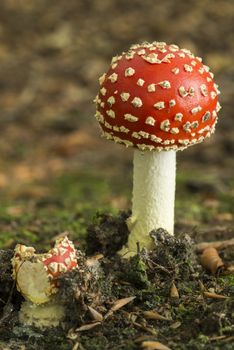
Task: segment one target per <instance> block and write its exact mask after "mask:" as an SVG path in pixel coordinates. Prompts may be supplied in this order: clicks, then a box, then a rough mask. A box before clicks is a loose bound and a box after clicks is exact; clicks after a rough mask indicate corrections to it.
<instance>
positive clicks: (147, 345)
mask: <svg viewBox="0 0 234 350" xmlns="http://www.w3.org/2000/svg"><path fill="white" fill-rule="evenodd" d="M141 346H142V347H143V349H144V350H170V348H168V346H166V345H164V344H162V343H159V342H158V341H143V342H142V344H141Z"/></svg>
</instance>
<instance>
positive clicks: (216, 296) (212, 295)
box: [203, 292, 228, 299]
mask: <svg viewBox="0 0 234 350" xmlns="http://www.w3.org/2000/svg"><path fill="white" fill-rule="evenodd" d="M203 295H204V297H206V298H210V299H228V297H227V296H226V295H221V294H216V293H212V292H204V293H203Z"/></svg>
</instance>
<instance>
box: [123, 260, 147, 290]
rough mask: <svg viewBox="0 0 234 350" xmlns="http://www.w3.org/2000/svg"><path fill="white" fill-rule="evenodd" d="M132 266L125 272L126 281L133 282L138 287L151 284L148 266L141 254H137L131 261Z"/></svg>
mask: <svg viewBox="0 0 234 350" xmlns="http://www.w3.org/2000/svg"><path fill="white" fill-rule="evenodd" d="M129 264H130V266H131V268H128V270H127V271H125V273H124V279H125V281H128V282H130V283H132V284H133V285H135V286H137V287H138V288H147V287H149V285H150V282H149V280H148V276H147V273H146V269H147V266H146V264H145V263H144V261H143V260H142V259H141V257H140V256H138V255H135V256H134V257H132V258H131V260H130V262H129Z"/></svg>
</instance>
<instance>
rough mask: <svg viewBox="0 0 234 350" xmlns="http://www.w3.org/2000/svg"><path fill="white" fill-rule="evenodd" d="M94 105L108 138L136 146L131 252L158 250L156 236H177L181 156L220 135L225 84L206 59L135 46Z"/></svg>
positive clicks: (118, 61)
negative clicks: (164, 232)
mask: <svg viewBox="0 0 234 350" xmlns="http://www.w3.org/2000/svg"><path fill="white" fill-rule="evenodd" d="M99 81H100V85H101V87H100V91H99V94H98V95H97V97H96V98H95V102H96V105H97V112H96V119H97V120H98V122H99V124H100V126H101V129H102V132H103V136H104V137H106V138H107V139H109V140H114V141H115V142H116V143H122V144H124V145H125V146H126V147H130V146H132V147H134V148H135V152H134V176H133V200H132V217H131V220H130V225H129V227H130V231H131V232H130V235H129V239H128V247H127V248H128V250H129V251H130V252H133V253H135V252H136V242H137V241H138V242H140V244H141V246H142V247H143V246H144V247H147V248H151V247H152V240H151V238H150V236H149V232H150V231H151V230H153V229H156V228H159V227H162V228H164V229H166V230H167V231H168V232H169V233H171V234H173V232H174V196H175V169H176V152H177V151H179V150H184V149H186V148H187V147H189V146H192V145H194V144H197V143H200V142H202V141H203V140H204V139H206V138H208V137H210V135H211V134H212V133H214V131H215V125H216V122H217V113H218V112H219V110H220V104H219V102H218V98H217V95H218V94H219V90H218V86H217V85H216V84H215V83H214V80H213V74H212V73H211V72H210V69H209V67H208V66H206V65H204V64H203V63H202V59H201V58H200V57H195V56H194V55H193V54H192V53H191V52H190V51H189V50H186V49H180V48H179V47H178V46H177V45H167V44H166V43H164V42H153V43H143V44H141V45H133V46H131V47H130V49H129V51H128V52H124V53H122V55H120V56H116V57H114V58H113V59H112V62H111V66H110V68H109V70H108V72H107V73H106V74H103V75H102V76H101V77H100V79H99Z"/></svg>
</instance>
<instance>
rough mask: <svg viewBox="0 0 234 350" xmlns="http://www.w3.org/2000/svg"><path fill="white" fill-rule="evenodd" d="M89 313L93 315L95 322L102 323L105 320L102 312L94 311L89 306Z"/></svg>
mask: <svg viewBox="0 0 234 350" xmlns="http://www.w3.org/2000/svg"><path fill="white" fill-rule="evenodd" d="M88 309H89V312H90V314H91V316H92V317H93V319H94V320H95V321H99V322H101V321H102V320H103V316H102V314H100V312H98V311H97V310H95V309H93V308H92V307H91V306H88Z"/></svg>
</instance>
